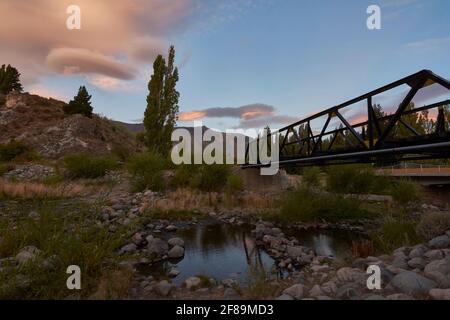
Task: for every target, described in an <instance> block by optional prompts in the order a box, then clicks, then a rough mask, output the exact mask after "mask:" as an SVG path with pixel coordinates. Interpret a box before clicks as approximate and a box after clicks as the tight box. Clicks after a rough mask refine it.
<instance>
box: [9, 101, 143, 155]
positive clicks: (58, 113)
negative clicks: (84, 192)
mask: <svg viewBox="0 0 450 320" xmlns="http://www.w3.org/2000/svg"><path fill="white" fill-rule="evenodd" d="M64 105H65V102H62V101H58V100H55V99H46V98H43V97H40V96H37V95H31V94H28V93H10V94H9V95H7V96H3V97H0V143H7V142H9V141H10V140H11V139H16V140H21V141H23V142H24V143H25V144H27V145H29V146H30V147H32V148H34V149H35V150H36V151H37V152H38V153H39V154H40V155H41V156H42V157H44V158H60V157H62V156H64V155H66V154H69V153H78V152H89V153H107V152H109V151H111V150H112V149H113V148H114V146H116V145H117V146H129V147H130V148H135V140H134V137H133V136H132V134H130V133H129V132H128V131H127V130H125V129H124V128H122V127H121V126H119V125H117V124H115V123H114V122H113V121H111V120H108V119H106V118H102V117H100V116H98V115H93V117H92V118H87V117H85V116H82V115H66V114H65V113H64V112H63V106H64Z"/></svg>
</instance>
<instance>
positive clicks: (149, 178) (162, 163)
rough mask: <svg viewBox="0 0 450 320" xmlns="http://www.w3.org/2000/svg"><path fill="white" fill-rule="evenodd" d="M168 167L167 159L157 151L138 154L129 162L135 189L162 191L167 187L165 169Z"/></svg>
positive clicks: (128, 165)
mask: <svg viewBox="0 0 450 320" xmlns="http://www.w3.org/2000/svg"><path fill="white" fill-rule="evenodd" d="M165 168H166V159H165V158H164V157H163V156H162V155H160V154H158V153H155V152H147V153H140V154H136V155H134V156H133V157H131V158H130V160H129V161H128V164H127V169H128V172H129V173H130V174H131V183H132V188H133V191H136V192H138V191H143V190H145V189H151V190H153V191H161V190H163V189H164V188H165V182H164V178H163V170H164V169H165Z"/></svg>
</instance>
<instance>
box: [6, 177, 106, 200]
mask: <svg viewBox="0 0 450 320" xmlns="http://www.w3.org/2000/svg"><path fill="white" fill-rule="evenodd" d="M98 191H100V187H96V186H86V185H83V184H80V183H73V182H69V183H60V184H57V185H47V184H44V183H40V182H12V181H8V180H5V179H0V197H4V198H13V199H36V198H38V199H43V198H70V197H78V196H83V195H87V194H92V193H93V192H98Z"/></svg>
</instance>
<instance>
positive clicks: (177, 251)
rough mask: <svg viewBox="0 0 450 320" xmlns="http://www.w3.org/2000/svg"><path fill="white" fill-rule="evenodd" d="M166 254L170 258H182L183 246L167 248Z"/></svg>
mask: <svg viewBox="0 0 450 320" xmlns="http://www.w3.org/2000/svg"><path fill="white" fill-rule="evenodd" d="M167 256H168V257H169V258H171V259H178V258H182V257H184V249H183V247H180V246H178V245H176V246H175V247H173V248H172V249H170V250H169V252H168V253H167Z"/></svg>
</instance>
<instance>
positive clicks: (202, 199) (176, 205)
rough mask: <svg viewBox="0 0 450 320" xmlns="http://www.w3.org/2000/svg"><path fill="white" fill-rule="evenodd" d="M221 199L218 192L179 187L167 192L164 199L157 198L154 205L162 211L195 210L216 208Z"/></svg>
mask: <svg viewBox="0 0 450 320" xmlns="http://www.w3.org/2000/svg"><path fill="white" fill-rule="evenodd" d="M220 200H221V196H220V194H219V193H217V192H206V193H205V192H201V191H197V190H191V189H177V190H175V191H172V192H169V193H167V195H166V197H165V198H164V199H160V200H157V201H156V203H155V204H154V207H155V208H156V209H158V210H161V211H170V210H194V209H198V210H200V211H203V210H202V209H204V210H207V209H209V208H216V207H217V206H218V205H219V203H220Z"/></svg>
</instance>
